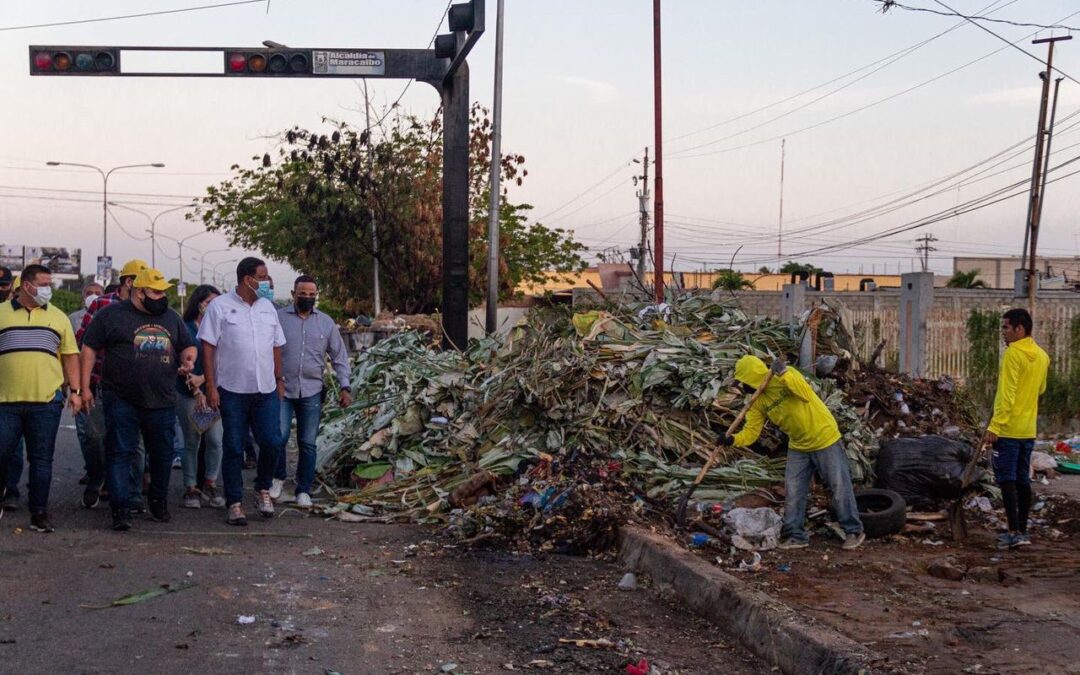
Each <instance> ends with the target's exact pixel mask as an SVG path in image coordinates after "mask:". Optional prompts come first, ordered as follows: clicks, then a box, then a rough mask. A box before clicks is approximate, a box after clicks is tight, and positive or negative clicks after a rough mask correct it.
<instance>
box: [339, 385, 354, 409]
mask: <svg viewBox="0 0 1080 675" xmlns="http://www.w3.org/2000/svg"><path fill="white" fill-rule="evenodd" d="M351 405H352V394H350V393H349V390H348V389H342V390H341V393H340V394H339V395H338V406H339V407H342V408H348V407H349V406H351Z"/></svg>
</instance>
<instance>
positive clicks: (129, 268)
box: [120, 258, 150, 277]
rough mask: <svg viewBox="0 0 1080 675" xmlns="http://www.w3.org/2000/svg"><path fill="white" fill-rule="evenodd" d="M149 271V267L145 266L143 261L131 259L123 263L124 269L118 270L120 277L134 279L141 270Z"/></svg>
mask: <svg viewBox="0 0 1080 675" xmlns="http://www.w3.org/2000/svg"><path fill="white" fill-rule="evenodd" d="M146 269H150V266H149V265H147V264H146V261H145V260H139V259H138V258H132V259H131V260H129V261H127V262H126V263H124V268H123V269H121V270H120V276H122V277H134V276H137V275H138V274H139V272H142V271H143V270H146Z"/></svg>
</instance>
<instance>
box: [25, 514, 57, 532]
mask: <svg viewBox="0 0 1080 675" xmlns="http://www.w3.org/2000/svg"><path fill="white" fill-rule="evenodd" d="M30 529H31V530H34V531H35V532H53V531H55V528H54V527H53V524H52V521H51V520H49V514H47V513H44V512H43V513H35V514H34V515H32V516H30Z"/></svg>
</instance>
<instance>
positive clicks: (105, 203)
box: [45, 162, 165, 257]
mask: <svg viewBox="0 0 1080 675" xmlns="http://www.w3.org/2000/svg"><path fill="white" fill-rule="evenodd" d="M45 164H46V165H47V166H80V167H82V168H84V169H93V170H94V171H97V172H98V173H99V174H101V184H102V185H101V255H102V257H107V256H108V255H109V227H108V222H109V221H108V218H109V176H111V175H112V172H113V171H119V170H121V169H138V168H143V167H150V168H154V169H162V168H164V167H165V165H164V164H162V163H161V162H152V163H150V164H124V165H123V166H114V167H113V168H111V169H109V170H107V171H106V170H103V169H100V168H98V167H96V166H94V165H93V164H79V163H78V162H45Z"/></svg>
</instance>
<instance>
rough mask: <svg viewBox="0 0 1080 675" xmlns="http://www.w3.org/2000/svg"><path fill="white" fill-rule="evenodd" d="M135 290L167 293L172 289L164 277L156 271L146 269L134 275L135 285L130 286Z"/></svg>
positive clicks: (150, 268) (151, 268)
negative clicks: (145, 289)
mask: <svg viewBox="0 0 1080 675" xmlns="http://www.w3.org/2000/svg"><path fill="white" fill-rule="evenodd" d="M132 285H133V286H134V287H135V288H149V289H150V290H153V291H167V290H169V289H170V288H172V286H173V285H172V284H170V283H169V280H168V279H166V278H165V275H164V274H162V273H161V272H159V271H157V270H156V269H154V268H153V267H147V268H144V269H142V270H140V271H139V273H138V274H136V275H135V283H134V284H132Z"/></svg>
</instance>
